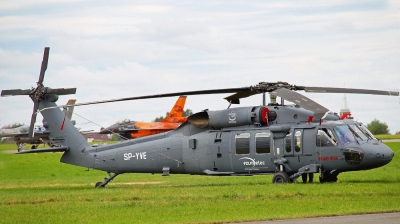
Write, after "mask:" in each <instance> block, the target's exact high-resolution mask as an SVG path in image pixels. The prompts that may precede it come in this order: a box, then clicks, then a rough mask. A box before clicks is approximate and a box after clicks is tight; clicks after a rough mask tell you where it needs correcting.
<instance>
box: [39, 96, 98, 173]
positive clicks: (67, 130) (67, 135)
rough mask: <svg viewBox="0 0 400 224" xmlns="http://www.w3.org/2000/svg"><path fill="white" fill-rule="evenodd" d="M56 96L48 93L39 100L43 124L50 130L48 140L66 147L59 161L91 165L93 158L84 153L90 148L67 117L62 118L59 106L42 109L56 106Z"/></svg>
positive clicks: (63, 115)
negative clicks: (44, 97)
mask: <svg viewBox="0 0 400 224" xmlns="http://www.w3.org/2000/svg"><path fill="white" fill-rule="evenodd" d="M53 96H54V97H53ZM57 98H58V97H57V96H56V95H52V96H51V95H50V96H49V95H48V97H47V99H44V100H41V101H39V110H40V113H41V114H42V116H43V118H44V120H45V124H44V126H45V127H46V130H48V131H49V132H50V134H49V139H50V141H51V142H53V143H54V144H58V145H61V146H66V147H68V150H67V151H66V152H65V153H64V154H63V156H62V157H61V162H64V163H68V164H74V165H78V166H84V167H92V166H93V161H92V160H93V159H90V158H87V156H86V155H85V154H84V151H85V149H88V148H90V145H89V143H87V141H86V139H85V138H84V137H83V136H82V134H81V133H80V132H79V131H78V130H77V129H76V128H75V126H74V125H73V124H72V122H71V121H70V120H69V119H65V120H64V118H65V114H64V113H63V111H61V110H60V109H59V108H53V109H46V110H43V109H44V108H48V107H56V106H57V105H56V103H55V101H56V100H57Z"/></svg>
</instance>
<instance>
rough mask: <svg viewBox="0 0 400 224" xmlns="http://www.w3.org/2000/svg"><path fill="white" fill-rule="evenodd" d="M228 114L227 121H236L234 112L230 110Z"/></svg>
mask: <svg viewBox="0 0 400 224" xmlns="http://www.w3.org/2000/svg"><path fill="white" fill-rule="evenodd" d="M228 115H229V117H228V119H229V123H236V112H235V111H234V110H232V111H231V112H230V113H229V114H228Z"/></svg>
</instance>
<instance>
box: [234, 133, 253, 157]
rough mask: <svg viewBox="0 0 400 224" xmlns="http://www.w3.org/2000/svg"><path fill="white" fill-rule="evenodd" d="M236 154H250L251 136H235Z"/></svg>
mask: <svg viewBox="0 0 400 224" xmlns="http://www.w3.org/2000/svg"><path fill="white" fill-rule="evenodd" d="M235 146H236V154H250V134H249V133H240V134H236V136H235Z"/></svg>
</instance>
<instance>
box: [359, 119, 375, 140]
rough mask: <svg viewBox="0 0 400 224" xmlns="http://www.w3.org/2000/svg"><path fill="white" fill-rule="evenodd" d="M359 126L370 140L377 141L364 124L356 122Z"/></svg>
mask: <svg viewBox="0 0 400 224" xmlns="http://www.w3.org/2000/svg"><path fill="white" fill-rule="evenodd" d="M356 124H357V126H358V127H359V128H360V129H361V131H363V132H364V133H365V135H367V136H368V137H369V138H370V139H376V138H375V136H374V135H373V134H372V133H371V132H370V131H369V130H368V128H367V127H365V125H364V124H363V123H360V122H356Z"/></svg>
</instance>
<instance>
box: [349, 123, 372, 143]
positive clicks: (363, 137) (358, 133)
mask: <svg viewBox="0 0 400 224" xmlns="http://www.w3.org/2000/svg"><path fill="white" fill-rule="evenodd" d="M349 126H350V128H351V129H352V130H353V131H354V133H355V135H356V137H357V138H359V139H361V140H363V141H367V140H368V139H369V138H368V136H367V135H366V134H365V133H364V132H363V131H362V130H361V129H360V128H359V126H358V125H356V124H349Z"/></svg>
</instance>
